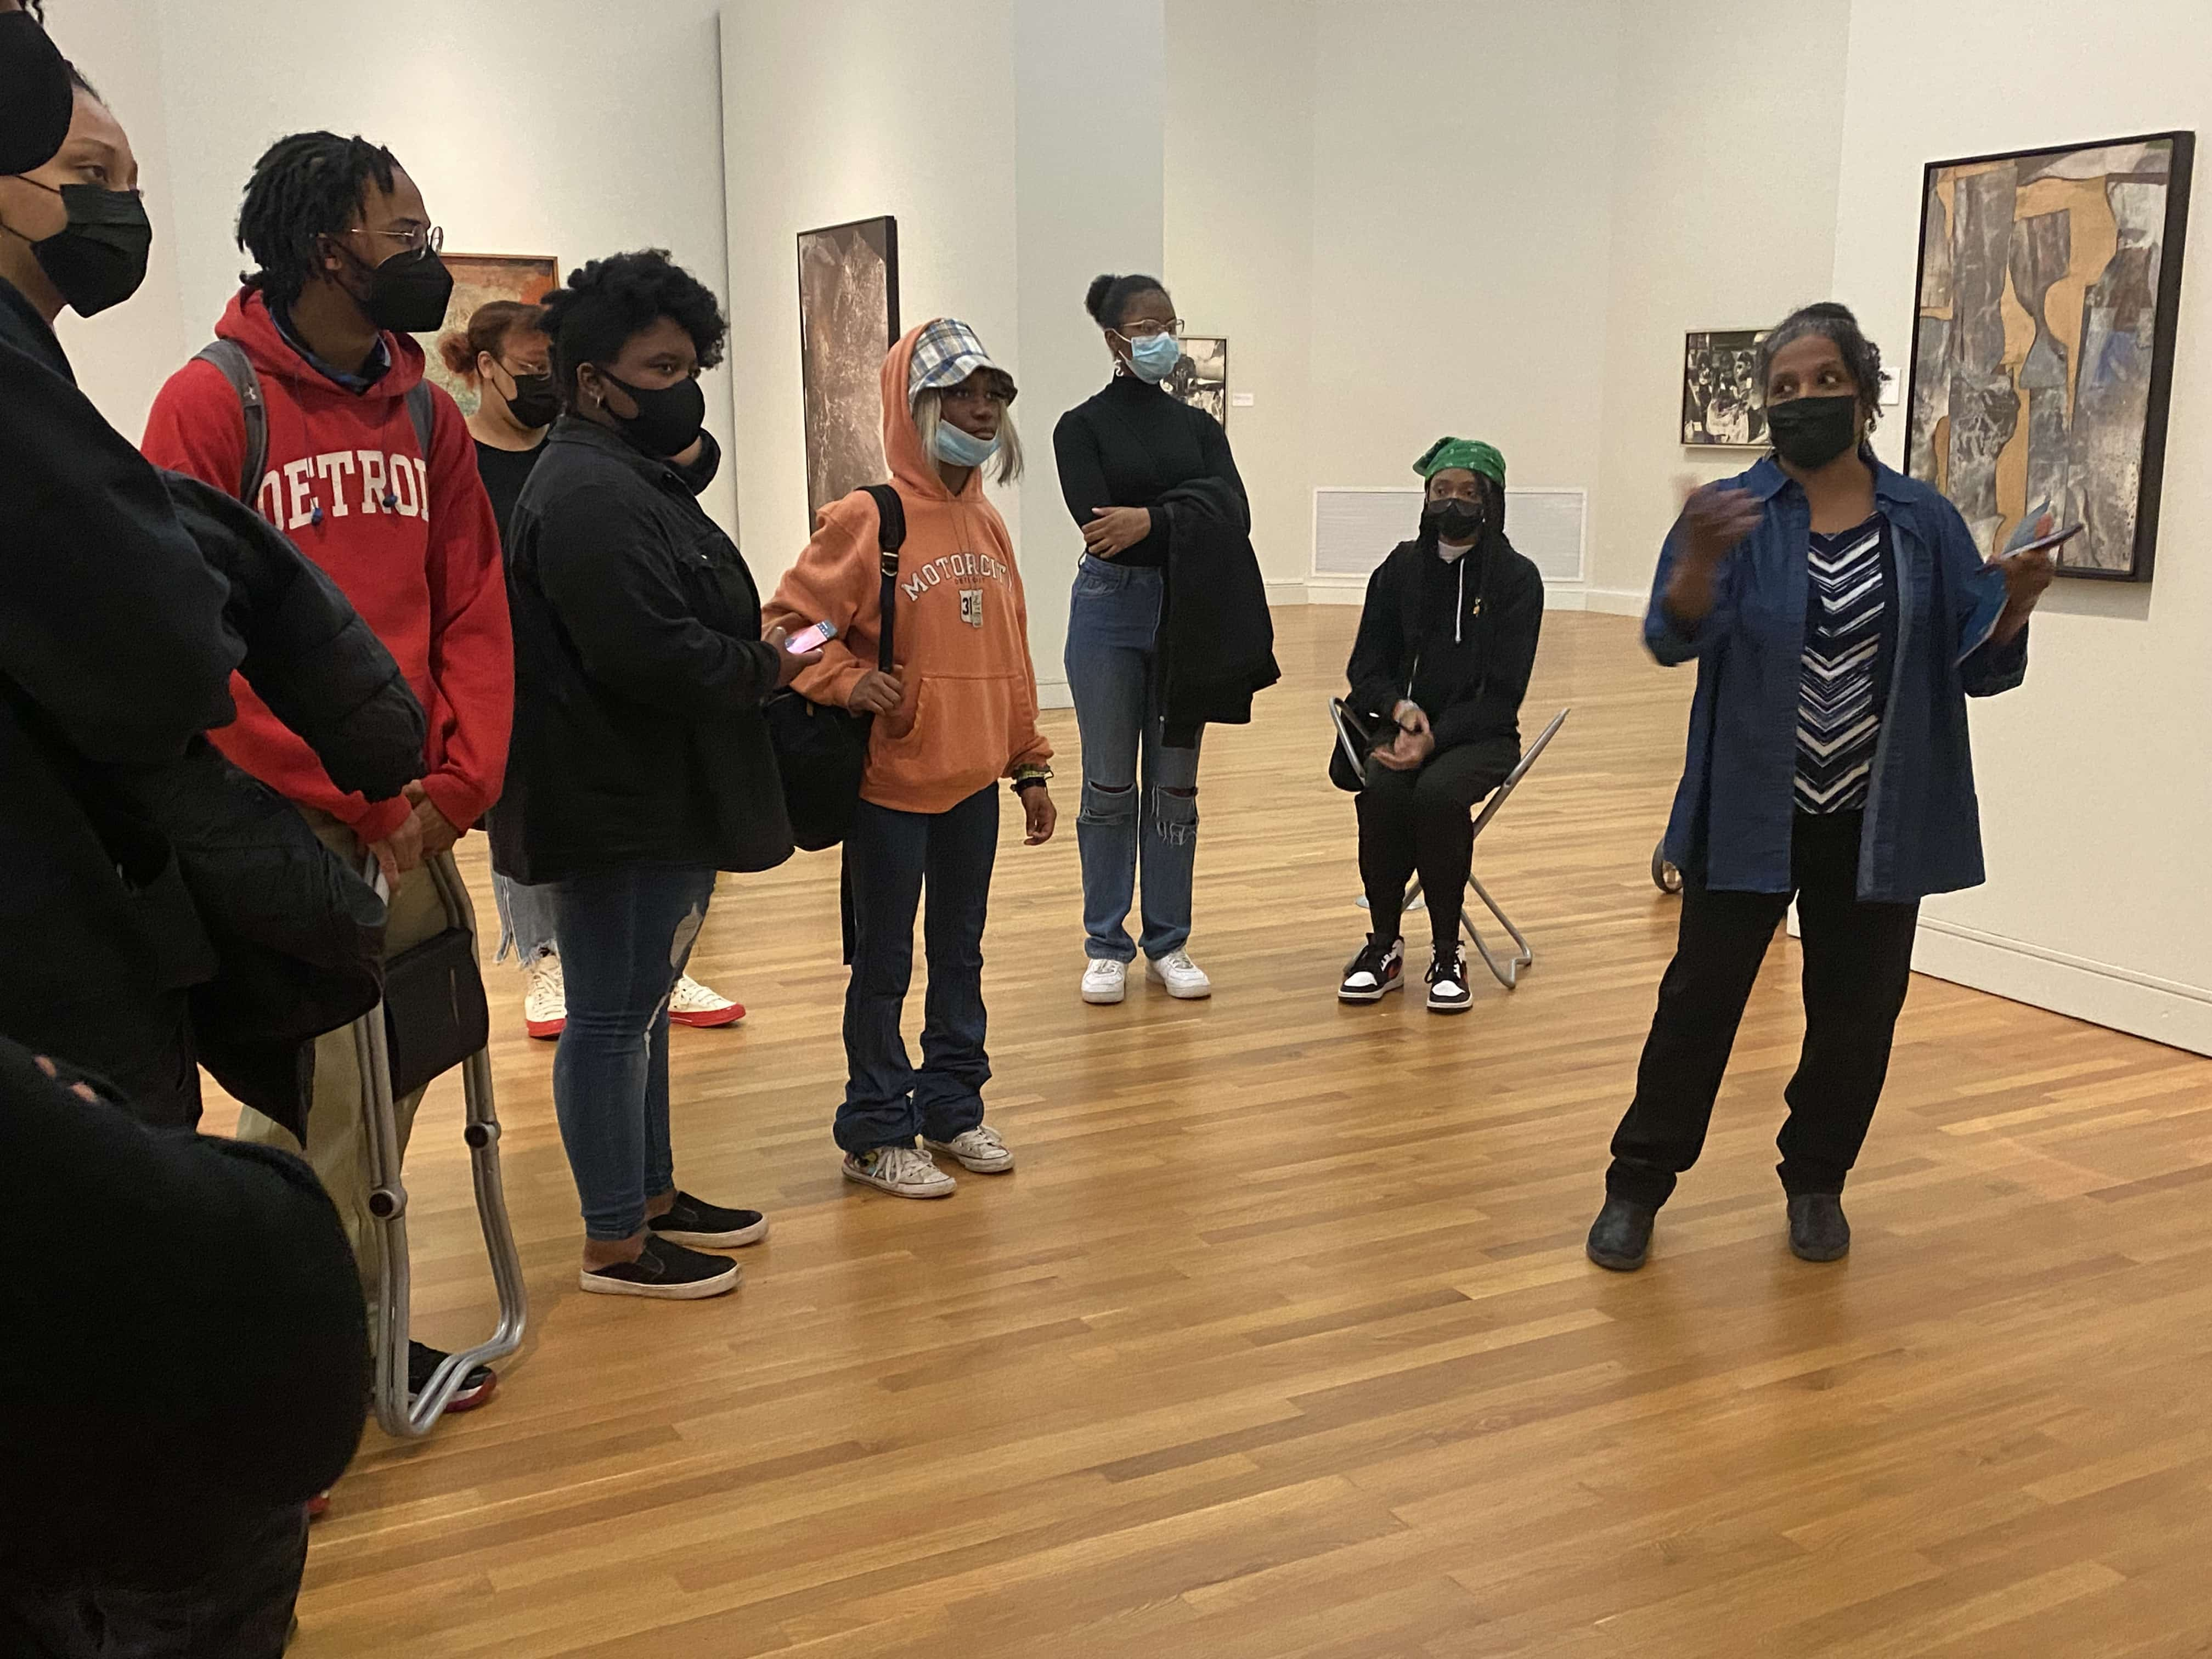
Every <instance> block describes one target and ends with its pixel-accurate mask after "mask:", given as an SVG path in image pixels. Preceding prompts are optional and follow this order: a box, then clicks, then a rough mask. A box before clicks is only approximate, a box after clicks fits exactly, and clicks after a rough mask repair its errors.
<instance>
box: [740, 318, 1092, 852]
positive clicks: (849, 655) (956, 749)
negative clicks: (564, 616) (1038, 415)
mask: <svg viewBox="0 0 2212 1659" xmlns="http://www.w3.org/2000/svg"><path fill="white" fill-rule="evenodd" d="M927 326H928V325H927V324H925V325H923V327H924V328H926V327H927ZM921 333H922V329H921V328H917V329H915V330H914V331H911V332H910V333H908V335H907V337H905V338H904V339H902V340H901V341H900V342H899V343H897V344H896V346H894V347H892V348H891V354H890V356H889V357H888V358H886V359H885V360H884V454H886V455H888V456H889V457H890V464H891V483H892V484H893V485H894V486H895V487H896V489H897V490H898V493H899V499H900V501H902V502H903V503H904V505H905V507H906V545H905V546H904V547H903V548H902V549H901V550H900V552H899V579H898V586H897V589H896V593H897V600H896V603H897V607H898V608H897V611H896V617H895V620H894V621H893V623H892V627H891V650H892V657H893V660H894V662H895V663H896V665H897V667H898V669H899V671H900V677H901V678H902V679H903V680H904V681H905V682H906V698H905V701H904V702H902V703H901V704H900V705H899V707H898V708H897V710H896V712H895V713H892V714H886V715H884V716H883V717H882V718H881V719H879V720H877V721H876V723H875V731H874V736H873V737H872V738H871V739H870V743H869V747H868V770H867V776H866V779H865V781H863V782H862V783H861V786H860V799H863V800H866V801H869V802H872V804H874V805H878V806H887V807H890V808H891V809H892V810H894V811H901V812H944V811H951V809H952V808H953V807H955V806H957V805H959V804H960V803H961V802H962V801H963V800H965V799H968V797H969V796H970V795H972V794H974V793H975V792H976V791H977V790H978V789H981V788H984V787H987V786H988V785H990V784H992V783H994V782H996V781H998V780H999V779H1000V778H1008V777H1012V775H1014V770H1015V769H1016V768H1017V767H1022V766H1036V765H1041V764H1042V763H1044V762H1045V761H1047V760H1048V759H1050V758H1051V756H1052V745H1051V744H1048V743H1047V742H1046V741H1045V739H1044V735H1043V733H1042V732H1039V731H1038V730H1037V723H1036V710H1037V699H1036V668H1035V667H1034V666H1033V665H1031V664H1030V618H1029V605H1028V603H1027V601H1026V600H1025V599H1024V598H1023V596H1022V575H1021V572H1020V570H1019V569H1018V568H1016V567H1015V564H1014V544H1013V538H1012V537H1011V536H1009V535H1008V534H1007V533H1006V520H1003V519H1001V518H1000V516H999V509H998V508H996V507H993V506H992V505H991V503H990V502H989V501H987V500H986V499H985V498H984V495H983V474H982V470H981V468H978V469H977V470H976V471H975V473H974V475H973V476H971V477H969V480H968V486H967V488H966V489H963V490H962V491H961V492H960V494H959V495H957V496H956V495H953V494H952V493H951V491H950V490H948V489H945V481H944V479H943V478H941V477H939V476H938V471H937V467H936V465H935V463H934V462H933V461H932V460H930V459H929V458H928V457H927V456H926V455H924V454H923V453H922V449H921V434H920V433H918V432H916V431H915V425H914V418H913V416H912V415H911V414H910V413H909V412H908V407H907V396H906V387H907V374H908V368H910V366H911V365H912V363H913V362H914V348H915V341H916V340H918V339H919V338H920V337H921ZM877 544H878V523H877V515H876V503H875V501H874V499H873V498H872V497H871V496H870V495H868V493H867V491H866V490H864V489H856V490H854V492H853V493H852V494H851V495H848V496H846V497H845V498H844V499H843V500H842V501H832V502H831V503H830V504H829V506H827V507H823V509H822V513H821V517H820V519H819V520H818V521H817V527H816V529H815V532H814V539H813V540H812V541H811V542H809V543H808V544H806V550H805V552H804V553H802V554H800V555H799V562H798V563H797V564H795V565H793V567H792V568H791V569H790V570H789V571H788V572H787V573H786V574H785V576H784V579H783V580H782V581H781V583H780V584H778V585H777V587H776V590H775V598H774V599H771V600H770V601H769V604H768V605H767V607H766V610H765V611H764V612H763V617H762V626H763V629H766V628H774V627H778V626H781V627H783V628H787V629H790V630H791V631H792V632H793V633H796V632H798V631H799V629H802V628H805V627H807V626H808V625H810V624H811V623H817V622H831V623H836V625H837V637H836V639H834V640H832V641H830V642H829V646H828V647H827V648H826V649H825V650H824V651H823V653H822V660H821V662H820V663H818V664H817V665H815V666H814V667H812V668H810V669H808V670H807V671H805V673H804V674H801V675H800V676H799V679H798V681H797V685H798V688H799V693H800V695H802V696H805V697H807V698H808V699H810V700H811V701H812V702H819V703H828V704H831V705H833V706H835V707H836V708H843V707H844V706H845V699H846V697H847V696H849V695H850V694H851V692H852V690H853V687H854V685H855V684H858V683H859V681H860V676H861V675H863V674H865V673H866V672H867V671H869V670H870V669H872V668H873V667H874V666H875V665H876V652H877V641H878V638H879V637H880V636H881V632H882V604H883V572H882V568H881V561H880V559H879V557H878V552H877ZM971 595H973V596H976V597H972V598H971V597H969V596H971Z"/></svg>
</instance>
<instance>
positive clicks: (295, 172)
mask: <svg viewBox="0 0 2212 1659" xmlns="http://www.w3.org/2000/svg"><path fill="white" fill-rule="evenodd" d="M398 171H399V163H398V160H397V159H395V158H394V156H393V155H392V152H391V151H390V150H388V149H385V147H384V146H383V145H381V144H372V143H369V142H368V139H366V138H358V137H356V138H341V137H338V136H337V134H336V133H335V132H295V133H294V134H293V135H292V136H291V137H289V138H279V139H278V140H277V141H276V143H273V144H271V145H270V147H269V149H268V150H267V152H266V153H265V154H264V155H263V156H262V158H261V159H260V160H259V161H257V162H255V163H254V164H253V176H252V178H251V179H247V180H246V199H245V201H244V202H243V203H241V204H240V206H239V210H238V245H239V246H240V247H241V248H243V249H245V250H246V252H248V253H250V254H252V256H253V260H254V264H255V267H256V268H255V269H254V270H249V271H247V272H246V275H245V277H244V281H245V283H246V287H248V288H250V289H259V290H260V291H261V294H262V295H263V296H264V298H265V299H267V301H269V303H270V305H272V306H274V307H277V308H278V309H280V310H282V309H283V308H286V307H289V306H290V305H291V303H292V302H293V301H295V300H296V299H298V298H299V297H300V290H301V289H304V288H306V287H307V283H308V282H309V281H310V280H311V279H312V278H313V276H315V275H316V274H317V273H318V272H319V271H320V270H321V269H322V264H323V250H322V241H323V239H324V238H325V236H343V234H345V232H346V229H347V227H348V224H349V222H350V221H351V220H352V219H353V217H354V216H355V215H356V214H357V213H359V212H360V211H361V210H362V207H363V205H364V204H366V203H367V202H368V189H369V186H370V185H375V186H376V188H377V189H379V190H390V189H391V188H392V179H393V177H394V175H396V174H397V173H398ZM372 263H373V262H372Z"/></svg>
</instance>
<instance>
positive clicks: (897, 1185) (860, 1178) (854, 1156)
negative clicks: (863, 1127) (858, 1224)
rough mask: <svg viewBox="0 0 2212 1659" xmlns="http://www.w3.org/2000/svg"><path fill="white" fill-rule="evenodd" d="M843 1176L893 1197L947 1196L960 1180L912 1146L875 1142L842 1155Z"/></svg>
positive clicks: (948, 1196) (925, 1153)
mask: <svg viewBox="0 0 2212 1659" xmlns="http://www.w3.org/2000/svg"><path fill="white" fill-rule="evenodd" d="M845 1179H846V1180H848V1181H857V1182H860V1184H861V1185H862V1186H863V1187H878V1188H882V1189H883V1190H884V1192H887V1193H889V1194H890V1195H891V1196H892V1197H894V1198H950V1197H951V1196H952V1194H953V1190H954V1189H955V1188H957V1187H958V1186H959V1185H960V1183H959V1182H957V1181H955V1180H954V1179H953V1178H952V1177H951V1176H949V1175H947V1174H945V1171H944V1170H940V1169H939V1168H938V1167H937V1165H935V1164H933V1163H931V1162H930V1161H929V1155H928V1154H927V1152H922V1151H921V1149H920V1148H919V1147H915V1146H878V1147H877V1148H875V1149H874V1150H873V1151H872V1152H848V1153H847V1154H846V1155H845Z"/></svg>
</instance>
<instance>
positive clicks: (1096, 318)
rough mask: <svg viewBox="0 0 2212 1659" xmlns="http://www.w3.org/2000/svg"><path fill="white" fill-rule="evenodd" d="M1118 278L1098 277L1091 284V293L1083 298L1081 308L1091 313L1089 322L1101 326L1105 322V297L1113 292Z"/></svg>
mask: <svg viewBox="0 0 2212 1659" xmlns="http://www.w3.org/2000/svg"><path fill="white" fill-rule="evenodd" d="M1120 281H1121V278H1120V277H1119V276H1101V277H1098V278H1097V280H1096V281H1094V282H1093V283H1091V291H1090V292H1089V293H1088V294H1085V295H1084V296H1083V308H1084V309H1085V311H1087V312H1089V313H1091V321H1092V322H1094V323H1097V324H1099V325H1101V326H1103V325H1104V324H1105V321H1106V296H1107V295H1109V294H1111V293H1112V292H1113V291H1114V284H1115V283H1118V282H1120Z"/></svg>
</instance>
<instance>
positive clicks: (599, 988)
mask: <svg viewBox="0 0 2212 1659" xmlns="http://www.w3.org/2000/svg"><path fill="white" fill-rule="evenodd" d="M556 885H557V889H558V891H559V894H560V906H559V912H558V915H557V917H556V928H557V930H558V933H559V939H560V945H561V960H562V963H563V964H564V965H565V969H566V972H567V975H568V1027H567V1029H566V1030H563V1031H562V1033H561V1047H560V1050H559V1052H558V1053H557V1054H555V1056H554V1058H553V1109H554V1111H555V1113H556V1115H557V1116H558V1117H559V1118H560V1121H561V1145H562V1146H563V1147H564V1148H565V1149H566V1150H567V1152H568V1169H569V1171H570V1173H571V1174H573V1175H574V1176H575V1178H576V1194H577V1197H578V1198H579V1199H580V1200H582V1203H583V1210H584V1231H585V1234H586V1237H591V1238H595V1239H599V1240H601V1241H603V1242H613V1241H616V1240H619V1239H625V1238H629V1237H633V1236H634V1235H635V1233H636V1232H637V1231H638V1229H640V1228H641V1227H642V1226H644V1225H645V1204H646V1200H647V1199H648V1198H653V1197H656V1196H658V1195H659V1194H662V1193H665V1192H667V1191H668V1190H670V1189H671V1188H673V1187H674V1186H675V1184H676V1158H675V1153H674V1152H673V1151H672V1150H671V1148H670V1146H669V1143H668V994H669V993H670V992H671V990H673V989H674V988H675V986H676V980H677V976H678V975H680V974H681V973H683V971H684V964H685V963H687V962H689V961H690V957H691V946H692V943H693V941H695V940H696V939H697V938H698V937H699V925H700V923H701V922H702V921H705V920H706V916H707V905H708V901H709V900H710V899H712V898H713V897H714V871H712V870H699V869H667V868H631V869H625V870H611V871H607V872H604V873H602V874H599V875H592V876H578V877H576V878H573V879H571V880H568V881H564V882H561V883H558V884H556Z"/></svg>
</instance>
